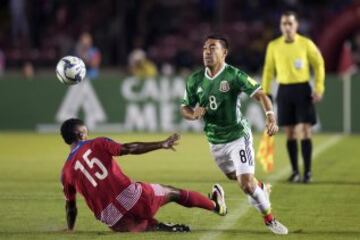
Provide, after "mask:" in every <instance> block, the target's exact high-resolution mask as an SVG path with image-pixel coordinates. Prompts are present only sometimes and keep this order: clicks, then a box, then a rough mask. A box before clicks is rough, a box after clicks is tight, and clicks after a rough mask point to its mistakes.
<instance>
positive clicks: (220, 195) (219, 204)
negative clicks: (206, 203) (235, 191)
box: [210, 184, 227, 216]
mask: <svg viewBox="0 0 360 240" xmlns="http://www.w3.org/2000/svg"><path fill="white" fill-rule="evenodd" d="M210 199H211V200H213V201H214V202H215V204H216V207H215V212H216V213H217V214H219V215H220V216H225V215H226V214H227V207H226V203H225V192H224V189H223V188H222V187H221V185H220V184H215V185H214V186H213V188H212V192H211V195H210Z"/></svg>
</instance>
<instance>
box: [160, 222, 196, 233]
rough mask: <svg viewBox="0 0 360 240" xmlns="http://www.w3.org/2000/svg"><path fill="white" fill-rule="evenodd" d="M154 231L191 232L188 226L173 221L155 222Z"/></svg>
mask: <svg viewBox="0 0 360 240" xmlns="http://www.w3.org/2000/svg"><path fill="white" fill-rule="evenodd" d="M155 231H160V232H191V229H190V227H189V226H187V225H184V224H175V223H158V224H156V227H155Z"/></svg>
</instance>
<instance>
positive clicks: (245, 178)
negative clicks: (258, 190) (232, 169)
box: [237, 174, 256, 194]
mask: <svg viewBox="0 0 360 240" xmlns="http://www.w3.org/2000/svg"><path fill="white" fill-rule="evenodd" d="M237 180H238V183H239V185H240V188H241V190H242V191H243V192H244V193H245V194H252V193H253V192H254V191H255V187H256V184H254V181H253V176H252V175H250V174H244V175H240V176H238V177H237Z"/></svg>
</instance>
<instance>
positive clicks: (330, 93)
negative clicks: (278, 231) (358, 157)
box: [0, 75, 360, 132]
mask: <svg viewBox="0 0 360 240" xmlns="http://www.w3.org/2000/svg"><path fill="white" fill-rule="evenodd" d="M184 87H185V80H184V79H183V78H182V77H173V78H165V77H160V78H158V79H144V80H139V79H136V78H133V77H125V78H119V79H117V78H114V77H107V76H106V75H103V76H102V78H101V79H100V80H97V81H93V82H89V81H85V82H83V83H81V84H79V85H76V86H70V87H68V86H65V85H62V84H60V83H59V82H58V81H57V80H56V79H55V78H54V76H52V75H42V76H39V77H37V78H35V79H33V80H31V81H27V80H23V79H20V78H6V77H3V78H2V79H0V96H1V101H0V114H1V117H0V130H38V131H41V132H51V131H57V129H58V126H59V124H60V123H61V122H62V121H63V120H65V119H67V118H70V117H81V118H83V119H84V120H85V122H86V123H87V124H88V125H89V126H90V128H91V129H93V130H96V131H103V132H108V131H110V132H131V131H145V132H158V131H164V132H171V131H201V129H202V123H201V122H189V121H186V120H183V119H182V118H181V117H180V114H179V102H180V99H181V98H182V97H183V94H184ZM359 90H360V77H359V76H355V77H353V79H352V85H351V93H352V96H351V99H352V106H351V115H352V116H351V122H352V125H351V129H352V131H353V132H360V127H359V126H358V125H357V124H356V123H357V122H359V121H360V114H359V110H358V107H357V102H359V101H358V100H357V96H356V95H355V93H356V92H357V91H359ZM241 99H242V101H241V102H242V111H243V112H244V113H245V115H246V116H247V117H248V118H249V119H250V122H251V123H252V126H253V128H254V129H255V130H259V131H260V130H262V129H263V128H264V115H263V113H262V111H261V108H260V105H259V104H258V103H256V101H249V99H248V98H247V97H246V96H245V95H241ZM317 110H318V118H319V124H318V125H317V126H315V128H316V129H317V130H321V131H342V130H343V81H342V80H340V78H338V77H337V76H328V77H327V80H326V93H325V96H324V99H323V101H322V102H321V103H319V104H318V105H317Z"/></svg>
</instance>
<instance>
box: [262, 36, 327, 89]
mask: <svg viewBox="0 0 360 240" xmlns="http://www.w3.org/2000/svg"><path fill="white" fill-rule="evenodd" d="M309 65H311V66H312V68H313V70H314V75H315V92H316V93H318V94H321V95H322V94H323V93H324V78H325V69H324V59H323V58H322V56H321V53H320V51H319V50H318V48H317V47H316V46H315V44H314V43H313V42H312V41H311V40H310V39H309V38H306V37H304V36H302V35H300V34H296V36H295V39H294V41H293V42H291V43H286V42H285V38H284V37H283V36H281V37H279V38H276V39H274V40H273V41H271V42H270V43H269V45H268V47H267V49H266V57H265V65H264V70H263V76H262V87H263V90H264V92H265V93H267V94H268V93H270V87H271V84H270V83H271V81H272V79H273V77H274V75H276V76H275V77H276V79H277V81H278V82H279V83H280V84H294V83H304V82H308V81H309V80H310V68H309Z"/></svg>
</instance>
